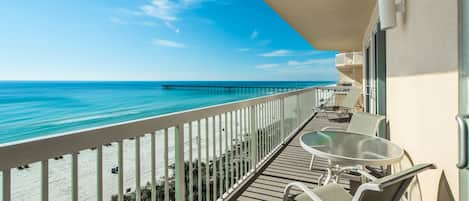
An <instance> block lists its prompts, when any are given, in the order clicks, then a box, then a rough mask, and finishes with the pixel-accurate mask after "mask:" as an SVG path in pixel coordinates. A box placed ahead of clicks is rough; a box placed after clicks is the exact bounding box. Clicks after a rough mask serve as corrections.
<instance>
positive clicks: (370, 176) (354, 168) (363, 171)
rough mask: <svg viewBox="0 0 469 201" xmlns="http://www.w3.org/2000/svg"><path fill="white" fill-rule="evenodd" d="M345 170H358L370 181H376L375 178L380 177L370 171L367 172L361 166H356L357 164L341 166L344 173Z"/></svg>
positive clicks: (341, 171)
mask: <svg viewBox="0 0 469 201" xmlns="http://www.w3.org/2000/svg"><path fill="white" fill-rule="evenodd" d="M343 172H357V173H360V174H361V175H363V176H364V177H366V178H367V179H369V180H370V181H374V180H377V179H378V178H376V177H375V176H373V175H371V174H370V173H369V172H367V171H366V170H363V169H362V168H360V167H355V166H348V167H341V168H340V173H343Z"/></svg>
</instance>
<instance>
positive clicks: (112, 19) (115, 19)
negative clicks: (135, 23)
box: [109, 17, 128, 24]
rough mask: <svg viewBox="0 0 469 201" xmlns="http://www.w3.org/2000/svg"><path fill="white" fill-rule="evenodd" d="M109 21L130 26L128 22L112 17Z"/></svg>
mask: <svg viewBox="0 0 469 201" xmlns="http://www.w3.org/2000/svg"><path fill="white" fill-rule="evenodd" d="M109 20H110V21H111V22H112V23H113V24H128V22H127V21H125V20H123V19H121V18H119V17H110V18H109Z"/></svg>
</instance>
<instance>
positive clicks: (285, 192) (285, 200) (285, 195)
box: [283, 182, 322, 201]
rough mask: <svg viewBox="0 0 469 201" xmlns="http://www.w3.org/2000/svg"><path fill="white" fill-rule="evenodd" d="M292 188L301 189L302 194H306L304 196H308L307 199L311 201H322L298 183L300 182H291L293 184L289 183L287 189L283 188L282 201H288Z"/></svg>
mask: <svg viewBox="0 0 469 201" xmlns="http://www.w3.org/2000/svg"><path fill="white" fill-rule="evenodd" d="M293 187H296V188H299V189H301V190H302V191H303V192H305V193H306V195H308V197H310V198H311V199H312V200H313V201H322V200H321V198H320V197H319V196H318V195H316V193H314V192H313V191H311V190H310V189H309V188H308V187H307V186H306V185H304V184H302V183H300V182H293V183H289V184H288V185H287V187H285V190H284V193H283V201H288V195H289V194H290V190H291V189H292V188H293Z"/></svg>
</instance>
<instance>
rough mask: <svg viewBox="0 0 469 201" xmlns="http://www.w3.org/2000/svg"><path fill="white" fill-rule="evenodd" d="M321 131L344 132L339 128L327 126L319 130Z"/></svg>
mask: <svg viewBox="0 0 469 201" xmlns="http://www.w3.org/2000/svg"><path fill="white" fill-rule="evenodd" d="M321 131H345V129H343V128H339V127H332V126H327V127H324V128H321Z"/></svg>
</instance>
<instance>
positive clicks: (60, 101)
mask: <svg viewBox="0 0 469 201" xmlns="http://www.w3.org/2000/svg"><path fill="white" fill-rule="evenodd" d="M333 83H334V82H314V81H311V82H241V81H239V82H235V81H231V82H225V81H213V82H201V81H200V82H196V81H172V82H124V81H119V82H117V81H116V82H91V81H80V82H78V81H77V82H69V81H1V82H0V128H1V129H0V144H2V143H8V142H14V141H19V140H26V139H32V138H36V137H42V136H47V135H52V134H57V133H62V132H68V131H74V130H79V129H85V128H92V127H96V126H103V125H106V124H111V123H118V122H125V121H129V120H135V119H140V118H146V117H151V116H157V115H161V114H167V113H172V112H178V111H183V110H188V109H193V108H199V107H205V106H210V105H216V104H222V103H227V102H233V101H239V100H243V99H249V98H254V97H259V96H265V95H270V94H274V93H280V92H282V91H284V90H294V89H301V88H305V87H311V86H325V85H330V84H333ZM169 86H171V87H169ZM187 86H196V87H187ZM247 87H248V88H247ZM249 87H259V88H249ZM286 88H287V89H286ZM280 89H283V90H280Z"/></svg>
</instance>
